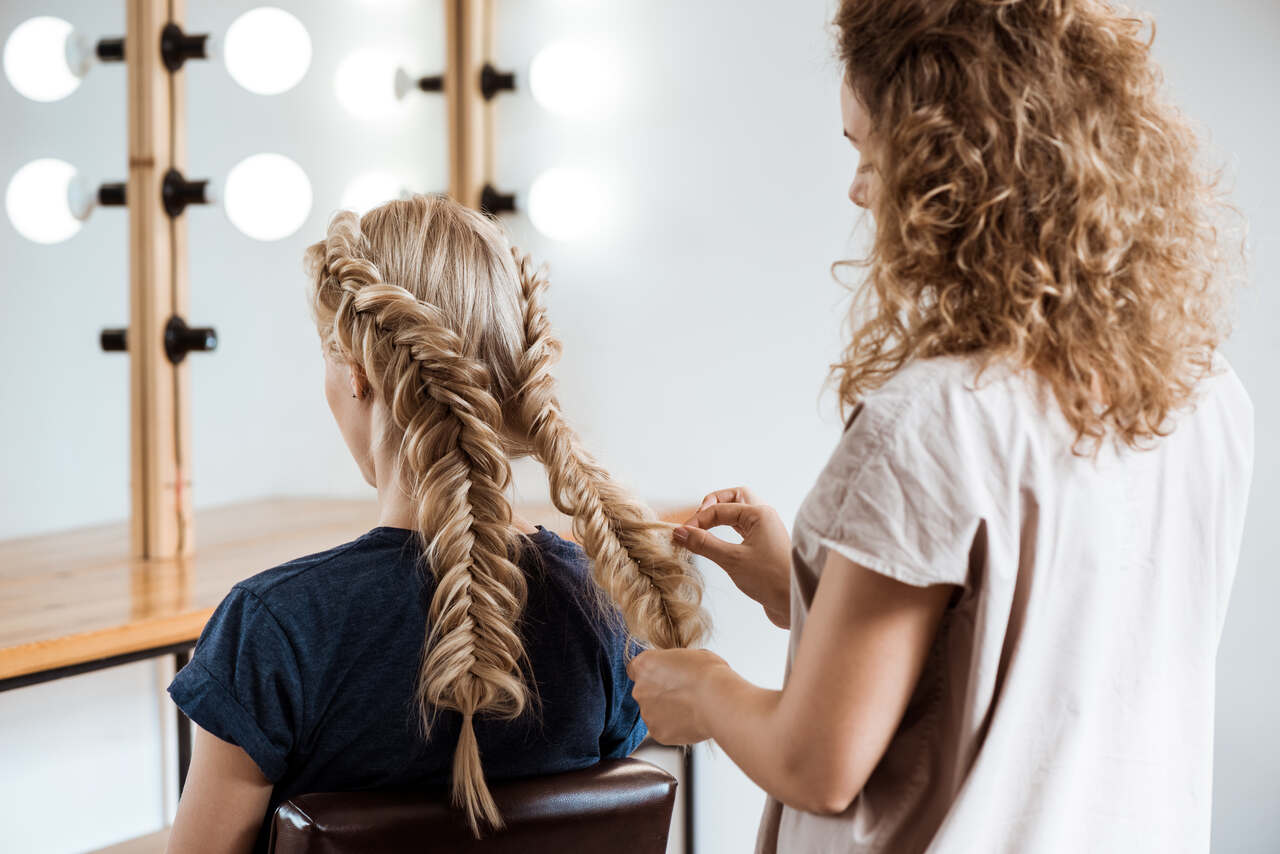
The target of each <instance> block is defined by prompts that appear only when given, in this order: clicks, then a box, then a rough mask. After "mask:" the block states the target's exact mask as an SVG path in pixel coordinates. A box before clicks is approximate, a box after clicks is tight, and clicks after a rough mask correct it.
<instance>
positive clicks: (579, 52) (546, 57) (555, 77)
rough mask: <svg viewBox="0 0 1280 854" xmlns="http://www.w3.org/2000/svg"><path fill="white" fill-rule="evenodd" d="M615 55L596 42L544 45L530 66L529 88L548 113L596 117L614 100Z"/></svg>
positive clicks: (616, 88)
mask: <svg viewBox="0 0 1280 854" xmlns="http://www.w3.org/2000/svg"><path fill="white" fill-rule="evenodd" d="M617 55H618V54H617V51H616V50H612V49H610V48H609V46H608V45H605V44H604V43H602V42H596V41H580V40H576V39H575V40H566V41H560V42H555V43H553V44H550V45H547V46H546V47H545V48H543V49H542V50H541V51H539V52H538V54H537V55H536V56H534V58H533V61H532V62H530V63H529V89H530V91H532V92H533V97H534V99H535V100H536V101H537V102H538V103H539V104H541V105H542V106H543V107H545V108H546V109H547V110H549V111H550V112H553V113H557V114H559V115H562V116H569V117H574V118H581V117H585V116H591V115H597V114H599V113H601V112H604V111H607V110H608V109H609V108H610V106H611V105H612V104H613V102H614V101H616V99H617V96H618V65H617Z"/></svg>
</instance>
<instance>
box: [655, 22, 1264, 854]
mask: <svg viewBox="0 0 1280 854" xmlns="http://www.w3.org/2000/svg"><path fill="white" fill-rule="evenodd" d="M834 23H835V30H836V32H837V38H838V44H839V48H838V52H839V56H840V59H841V60H842V63H843V66H844V71H845V74H844V76H843V92H842V113H843V120H844V133H845V135H846V136H847V137H848V138H849V140H850V142H851V143H852V145H853V146H855V147H856V148H858V149H859V150H860V152H861V157H862V161H861V166H860V168H859V169H858V174H857V177H856V178H855V180H854V182H853V185H852V187H851V188H850V192H849V195H850V198H851V199H852V200H853V202H854V203H855V204H857V205H860V206H862V207H865V208H867V209H868V210H869V211H870V212H871V214H872V215H873V217H874V220H875V226H876V228H875V236H874V243H873V245H872V247H871V249H870V252H869V255H868V257H867V258H865V259H864V260H863V262H862V263H863V264H864V265H865V267H866V270H867V279H866V283H865V287H864V289H863V291H862V294H863V295H864V296H865V297H866V301H865V303H864V304H863V306H862V307H860V308H859V313H858V314H856V315H855V317H854V331H853V334H852V341H851V343H850V345H849V347H848V350H847V351H846V353H845V354H844V358H843V360H842V361H841V362H840V363H839V364H837V365H835V366H834V375H835V377H836V378H837V379H838V385H839V394H840V399H841V401H842V403H843V404H844V405H845V406H846V407H847V411H848V412H849V413H850V419H849V422H848V424H847V425H846V428H845V432H844V434H843V437H842V438H841V440H840V442H839V444H838V446H837V447H836V449H835V451H834V453H833V454H832V456H831V459H830V461H829V463H828V464H827V466H826V468H825V469H823V471H822V472H821V473H820V474H819V475H818V478H817V482H816V484H815V485H814V487H813V489H812V491H811V492H810V494H809V496H808V498H807V499H806V500H805V501H804V503H803V504H802V506H801V507H800V510H799V513H798V515H797V517H796V520H795V525H794V528H793V531H792V532H791V536H792V537H794V539H789V537H788V533H787V531H786V529H785V527H784V526H783V524H782V523H781V521H780V520H779V519H778V517H777V514H776V513H774V512H773V511H772V510H770V509H769V508H768V507H766V506H764V505H762V504H760V503H759V501H758V500H757V499H756V498H755V497H754V496H753V495H752V494H751V493H750V492H748V491H746V490H744V489H730V490H723V491H719V492H715V493H712V494H710V495H708V496H707V497H706V499H705V500H704V502H703V506H702V508H701V509H700V510H699V512H698V514H697V515H696V517H695V518H693V519H691V520H690V521H689V523H688V524H687V526H684V527H682V528H679V529H677V531H676V539H677V540H680V541H681V542H683V543H684V544H685V545H687V547H688V548H689V549H690V550H692V551H694V552H695V553H698V554H701V555H704V556H706V557H708V558H710V559H711V560H713V561H714V562H716V563H718V564H719V565H720V566H722V567H723V568H724V569H725V570H726V571H727V572H728V573H729V575H730V576H731V577H732V578H733V580H734V581H735V582H736V583H737V585H738V587H739V588H741V589H742V590H743V591H744V592H745V593H746V594H747V595H748V596H750V597H752V598H753V599H755V600H756V601H758V602H759V603H760V604H761V605H763V607H764V609H765V611H766V613H767V614H768V615H769V617H770V618H771V619H772V620H773V621H774V622H775V623H777V624H778V625H780V626H783V627H789V628H790V631H791V645H790V655H789V661H788V669H787V677H786V680H785V682H784V687H783V688H782V690H780V691H771V690H765V689H762V688H759V687H756V686H754V685H751V684H749V683H747V682H746V681H744V680H743V679H742V678H741V677H739V676H738V675H737V674H735V673H734V672H733V671H732V670H731V669H730V668H729V667H728V665H727V664H726V663H725V662H724V661H723V660H721V659H719V658H717V657H716V656H715V655H713V654H711V653H709V652H706V651H691V650H655V651H649V652H644V653H641V654H640V655H639V656H638V657H636V658H635V659H634V660H633V661H632V663H631V665H630V672H631V674H632V676H633V678H634V679H635V680H636V688H635V697H636V699H637V700H638V701H639V702H640V706H641V713H642V715H643V717H644V719H645V721H646V722H647V724H648V725H649V729H650V732H651V734H653V736H654V737H655V738H657V739H658V740H659V741H662V742H666V743H691V742H697V741H701V740H703V739H707V738H712V739H715V741H716V742H717V743H718V744H719V745H720V746H721V748H723V750H724V752H725V753H726V754H728V756H729V757H730V758H732V759H733V760H734V761H735V762H736V763H737V764H738V765H739V766H740V767H741V768H742V769H743V771H745V772H746V773H747V774H748V775H749V776H750V777H751V778H752V779H753V780H755V782H756V783H758V784H759V785H760V786H761V788H763V789H764V790H765V791H766V792H767V793H768V795H769V798H768V800H767V802H766V808H765V814H764V818H763V821H762V823H761V828H760V832H759V837H758V850H759V851H763V852H772V851H783V852H800V851H823V852H836V851H842V852H843V851H847V852H894V854H910V852H921V851H929V852H933V854H943V852H978V851H980V852H1019V854H1026V852H1050V851H1052V852H1056V851H1062V852H1082V851H1124V852H1142V851H1150V852H1170V851H1207V850H1208V847H1209V822H1210V788H1211V782H1212V743H1213V705H1214V704H1213V696H1214V657H1215V651H1216V648H1217V643H1218V638H1219V635H1220V632H1221V628H1222V621H1223V616H1224V613H1225V610H1226V605H1227V597H1228V593H1229V591H1230V588H1231V583H1232V579H1233V576H1234V573H1235V567H1236V562H1237V556H1238V554H1239V546H1240V540H1241V535H1242V527H1243V523H1244V515H1245V504H1246V499H1247V494H1248V487H1249V479H1250V473H1251V468H1252V460H1253V426H1252V420H1253V412H1252V406H1251V404H1250V401H1249V398H1248V396H1247V395H1246V393H1245V391H1244V389H1243V388H1242V387H1241V385H1240V383H1239V381H1238V380H1237V378H1236V377H1235V375H1234V374H1233V373H1232V371H1231V369H1230V368H1229V367H1228V365H1227V364H1226V362H1225V361H1224V360H1223V358H1222V357H1221V356H1220V355H1219V354H1218V352H1217V350H1218V347H1219V345H1220V344H1221V342H1222V341H1223V339H1224V336H1225V334H1226V323H1225V315H1226V313H1227V310H1228V303H1229V298H1230V292H1231V284H1232V281H1233V278H1234V276H1233V275H1231V268H1232V265H1231V264H1229V263H1227V262H1228V260H1229V259H1230V258H1232V257H1233V255H1234V254H1235V253H1234V250H1233V251H1227V247H1228V243H1229V242H1228V240H1227V239H1226V235H1225V233H1223V232H1222V231H1221V229H1220V226H1219V223H1220V222H1221V221H1222V220H1221V218H1220V214H1223V213H1226V212H1229V210H1230V206H1229V205H1227V204H1226V203H1225V202H1224V201H1223V199H1222V195H1221V193H1220V192H1219V190H1218V189H1217V182H1216V179H1214V178H1213V177H1212V176H1210V175H1207V174H1205V173H1203V172H1202V171H1201V170H1200V168H1199V167H1198V166H1197V164H1196V162H1195V160H1196V154H1197V143H1196V139H1195V137H1194V135H1193V134H1192V133H1191V131H1190V130H1189V128H1188V127H1187V125H1186V124H1185V123H1184V121H1183V119H1182V118H1181V117H1180V116H1179V114H1178V112H1177V111H1176V110H1175V109H1174V108H1172V107H1171V106H1169V105H1167V104H1165V103H1164V102H1163V101H1162V100H1161V98H1160V94H1159V88H1160V74H1159V71H1158V69H1157V68H1156V66H1155V65H1154V64H1153V62H1152V59H1151V57H1150V54H1149V47H1150V42H1149V40H1144V39H1143V38H1142V37H1141V35H1142V30H1143V26H1142V22H1141V21H1139V20H1135V19H1133V18H1130V17H1126V16H1125V15H1124V14H1122V13H1120V12H1117V11H1115V10H1114V9H1112V8H1111V7H1110V6H1109V5H1108V4H1107V3H1105V2H1102V0H845V2H842V3H841V5H840V7H839V10H838V12H837V14H836V18H835V22H834ZM863 308H865V311H866V313H862V309H863ZM718 525H730V526H733V527H734V528H735V529H736V530H737V531H738V533H739V534H741V535H742V537H743V541H742V543H741V544H740V545H731V544H728V543H726V542H723V541H721V540H719V539H718V538H717V537H715V536H713V535H712V534H710V533H709V529H711V528H714V527H716V526H718ZM725 708H733V709H734V714H732V715H725V714H722V713H719V710H723V709H725Z"/></svg>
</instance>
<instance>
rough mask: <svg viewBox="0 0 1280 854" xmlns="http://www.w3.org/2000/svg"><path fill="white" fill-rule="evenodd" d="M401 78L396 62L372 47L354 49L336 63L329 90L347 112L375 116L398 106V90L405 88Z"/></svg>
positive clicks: (359, 116) (360, 115)
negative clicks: (335, 70)
mask: <svg viewBox="0 0 1280 854" xmlns="http://www.w3.org/2000/svg"><path fill="white" fill-rule="evenodd" d="M398 73H399V74H398ZM397 76H399V77H400V85H399V86H398V85H397ZM404 79H405V75H404V73H403V71H401V69H400V65H399V63H397V62H396V61H395V60H394V59H392V58H391V57H389V56H387V55H386V54H384V53H382V52H380V51H376V50H358V51H356V52H355V53H353V54H351V55H350V56H348V57H347V58H346V59H344V60H342V63H341V64H340V65H339V66H338V70H337V72H336V73H335V74H334V75H333V89H334V93H335V94H336V95H337V96H338V101H339V102H340V103H341V104H342V106H343V107H345V108H346V110H347V112H349V113H350V114H351V115H353V116H355V117H356V118H358V119H376V118H381V117H382V116H387V115H390V114H391V113H393V112H395V110H396V108H397V107H398V106H399V105H400V97H403V95H402V94H401V92H407V91H408V87H406V86H404Z"/></svg>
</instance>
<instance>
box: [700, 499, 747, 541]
mask: <svg viewBox="0 0 1280 854" xmlns="http://www.w3.org/2000/svg"><path fill="white" fill-rule="evenodd" d="M760 510H761V508H760V507H757V506H755V505H752V504H712V505H709V506H707V507H704V508H702V509H701V510H699V511H698V512H697V513H694V514H693V518H691V519H690V520H689V521H688V522H686V523H685V524H686V525H688V526H689V527H690V528H702V529H704V530H710V529H711V528H715V527H717V526H720V525H731V526H732V527H733V530H735V531H737V532H738V534H739V535H740V536H743V537H745V536H746V535H747V533H748V532H749V531H750V530H751V529H752V528H753V527H755V524H756V522H757V521H758V520H759V518H760Z"/></svg>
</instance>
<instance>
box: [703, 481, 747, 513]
mask: <svg viewBox="0 0 1280 854" xmlns="http://www.w3.org/2000/svg"><path fill="white" fill-rule="evenodd" d="M759 503H760V499H759V498H757V497H756V495H755V493H754V492H752V491H751V490H750V489H747V488H746V487H745V486H735V487H733V488H732V489H717V490H716V491H715V492H708V493H707V494H706V495H705V496H703V499H702V503H700V504H699V505H698V509H699V510H701V509H703V508H704V507H709V506H711V505H712V504H759Z"/></svg>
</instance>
